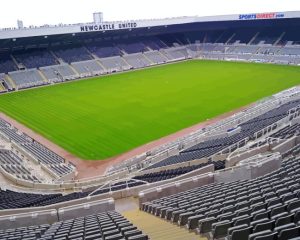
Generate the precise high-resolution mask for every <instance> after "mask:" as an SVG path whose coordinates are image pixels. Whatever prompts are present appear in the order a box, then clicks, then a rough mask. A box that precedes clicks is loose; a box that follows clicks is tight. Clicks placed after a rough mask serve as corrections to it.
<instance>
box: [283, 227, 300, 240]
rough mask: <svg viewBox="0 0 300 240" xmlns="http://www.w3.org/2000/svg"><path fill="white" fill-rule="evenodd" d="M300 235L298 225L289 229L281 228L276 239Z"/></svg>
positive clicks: (285, 239) (286, 239)
mask: <svg viewBox="0 0 300 240" xmlns="http://www.w3.org/2000/svg"><path fill="white" fill-rule="evenodd" d="M299 235H300V226H298V227H294V228H289V229H283V230H282V231H281V232H280V233H279V234H278V240H288V239H291V238H294V237H298V236H299Z"/></svg>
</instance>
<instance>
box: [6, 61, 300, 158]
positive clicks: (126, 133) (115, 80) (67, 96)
mask: <svg viewBox="0 0 300 240" xmlns="http://www.w3.org/2000/svg"><path fill="white" fill-rule="evenodd" d="M297 84H300V67H291V66H275V65H267V64H249V63H231V62H216V61H189V62H183V63H177V64H172V65H165V66H160V67H155V68H149V69H145V70H141V71H134V72H128V73H122V74H117V75H111V76H106V77H97V78H93V79H89V80H82V81H76V82H72V83H68V84H59V85H54V86H50V87H44V88H38V89H32V90H28V91H22V92H16V93H12V94H6V95H2V96H0V110H1V111H3V112H5V113H6V114H8V115H9V116H11V117H13V118H14V119H16V120H18V121H19V122H21V123H23V124H25V125H27V126H28V127H29V128H31V129H33V130H35V131H36V132H38V133H40V134H42V135H44V136H45V137H46V138H48V139H49V140H51V141H53V142H54V143H56V144H58V145H60V146H61V147H63V148H64V149H66V150H68V151H69V152H71V153H73V154H75V155H77V156H79V157H81V158H83V159H105V158H109V157H113V156H116V155H118V154H121V153H124V152H126V151H128V150H131V149H133V148H135V147H138V146H141V145H143V144H146V143H148V142H150V141H153V140H156V139H159V138H161V137H164V136H166V135H168V134H171V133H174V132H176V131H178V130H181V129H183V128H186V127H189V126H192V125H194V124H197V123H199V122H201V121H204V120H206V119H208V118H213V117H215V116H217V115H220V114H222V113H225V112H229V111H231V110H233V109H236V108H238V107H241V106H245V105H247V104H249V103H252V102H254V101H256V100H259V99H261V98H263V97H266V96H270V95H271V94H274V93H276V92H279V91H281V90H284V89H287V88H290V87H292V86H295V85H297Z"/></svg>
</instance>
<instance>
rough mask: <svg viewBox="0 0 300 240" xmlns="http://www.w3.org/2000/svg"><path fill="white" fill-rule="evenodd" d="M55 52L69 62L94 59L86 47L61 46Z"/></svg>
mask: <svg viewBox="0 0 300 240" xmlns="http://www.w3.org/2000/svg"><path fill="white" fill-rule="evenodd" d="M53 52H54V53H55V55H56V56H57V57H58V58H60V59H62V60H63V61H64V62H66V63H69V64H70V63H72V62H80V61H86V60H91V59H92V57H91V56H90V55H89V53H88V52H87V50H86V49H85V48H84V47H73V48H61V49H57V50H54V51H53Z"/></svg>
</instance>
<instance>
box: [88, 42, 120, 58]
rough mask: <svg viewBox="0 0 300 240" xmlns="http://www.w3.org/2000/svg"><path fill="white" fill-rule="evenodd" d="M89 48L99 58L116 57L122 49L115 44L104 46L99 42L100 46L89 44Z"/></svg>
mask: <svg viewBox="0 0 300 240" xmlns="http://www.w3.org/2000/svg"><path fill="white" fill-rule="evenodd" d="M87 48H88V50H89V51H90V52H91V53H93V54H94V55H96V56H97V57H99V58H107V57H114V56H119V55H121V50H120V49H119V48H117V47H113V46H107V47H105V46H102V45H101V44H99V45H98V46H97V45H96V44H95V45H92V44H88V45H87Z"/></svg>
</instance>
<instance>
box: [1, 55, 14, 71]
mask: <svg viewBox="0 0 300 240" xmlns="http://www.w3.org/2000/svg"><path fill="white" fill-rule="evenodd" d="M0 59H1V60H0V73H8V72H12V71H15V70H17V66H16V65H15V64H14V62H13V61H12V60H11V59H10V57H9V56H1V57H0Z"/></svg>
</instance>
